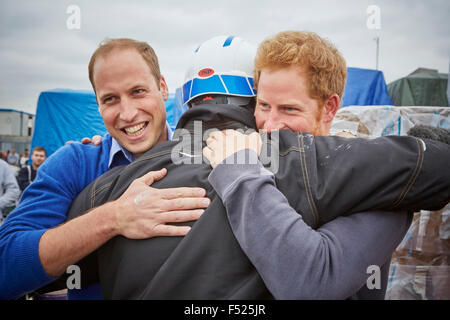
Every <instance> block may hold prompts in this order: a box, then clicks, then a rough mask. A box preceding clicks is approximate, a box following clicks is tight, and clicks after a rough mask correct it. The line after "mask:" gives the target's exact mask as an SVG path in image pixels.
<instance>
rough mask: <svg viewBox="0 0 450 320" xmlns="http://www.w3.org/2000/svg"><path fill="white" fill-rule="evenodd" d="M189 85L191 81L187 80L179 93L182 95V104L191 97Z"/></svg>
mask: <svg viewBox="0 0 450 320" xmlns="http://www.w3.org/2000/svg"><path fill="white" fill-rule="evenodd" d="M191 84H192V80H189V81H188V82H186V83H185V84H184V85H183V88H182V90H181V92H182V94H183V104H185V103H186V102H187V101H188V100H189V98H190V97H191Z"/></svg>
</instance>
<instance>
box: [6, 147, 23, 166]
mask: <svg viewBox="0 0 450 320" xmlns="http://www.w3.org/2000/svg"><path fill="white" fill-rule="evenodd" d="M19 158H20V157H19V154H18V153H17V152H16V149H12V150H11V153H10V154H9V155H8V160H7V162H8V163H9V164H12V165H14V166H18V165H19Z"/></svg>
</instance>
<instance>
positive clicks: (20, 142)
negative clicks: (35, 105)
mask: <svg viewBox="0 0 450 320" xmlns="http://www.w3.org/2000/svg"><path fill="white" fill-rule="evenodd" d="M34 118H35V115H34V114H31V113H27V112H23V111H18V110H14V109H0V150H1V151H2V152H3V153H6V151H7V150H10V151H11V150H12V149H16V152H17V153H18V154H19V155H20V154H22V153H23V152H24V151H25V149H30V146H31V137H32V135H33V127H34Z"/></svg>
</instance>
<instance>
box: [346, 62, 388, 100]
mask: <svg viewBox="0 0 450 320" xmlns="http://www.w3.org/2000/svg"><path fill="white" fill-rule="evenodd" d="M342 100H343V106H344V107H346V106H371V105H393V103H392V100H391V98H390V97H389V93H388V91H387V86H386V82H385V80H384V76H383V72H381V71H378V70H370V69H360V68H347V83H346V85H345V91H344V97H343V98H342Z"/></svg>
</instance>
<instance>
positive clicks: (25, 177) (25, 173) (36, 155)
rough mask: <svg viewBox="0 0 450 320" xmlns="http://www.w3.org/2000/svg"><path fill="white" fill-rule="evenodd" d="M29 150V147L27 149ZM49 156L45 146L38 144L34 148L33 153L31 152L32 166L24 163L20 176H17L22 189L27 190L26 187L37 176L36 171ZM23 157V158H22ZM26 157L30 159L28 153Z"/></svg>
mask: <svg viewBox="0 0 450 320" xmlns="http://www.w3.org/2000/svg"><path fill="white" fill-rule="evenodd" d="M27 150H28V149H27ZM46 158H47V152H46V151H45V149H44V147H41V146H36V147H34V149H33V153H32V154H31V161H32V163H31V166H30V165H26V164H25V165H24V166H22V168H21V169H20V171H19V176H18V177H17V180H18V182H19V187H20V190H22V191H23V190H25V188H26V187H28V186H29V185H30V184H31V183H32V182H33V181H34V179H35V178H36V172H37V170H38V168H39V167H40V166H41V164H42V163H43V162H44V161H45V159H46ZM22 159H23V158H22ZM26 159H27V160H28V155H27V156H26Z"/></svg>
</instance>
